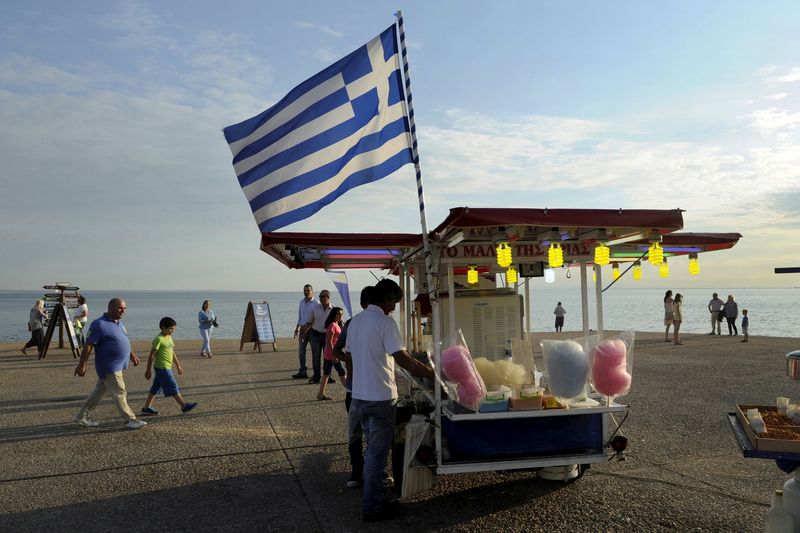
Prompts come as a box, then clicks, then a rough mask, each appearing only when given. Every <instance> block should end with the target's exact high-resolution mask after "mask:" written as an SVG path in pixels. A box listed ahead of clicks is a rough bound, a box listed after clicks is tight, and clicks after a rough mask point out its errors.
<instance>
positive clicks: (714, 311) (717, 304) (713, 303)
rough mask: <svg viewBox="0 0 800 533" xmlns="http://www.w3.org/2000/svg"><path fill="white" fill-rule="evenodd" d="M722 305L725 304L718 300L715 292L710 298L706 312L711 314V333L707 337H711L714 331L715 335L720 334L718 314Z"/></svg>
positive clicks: (720, 327) (720, 326)
mask: <svg viewBox="0 0 800 533" xmlns="http://www.w3.org/2000/svg"><path fill="white" fill-rule="evenodd" d="M724 305H725V303H724V302H723V301H722V300H720V298H719V296H717V293H716V292H715V293H714V294H713V295H712V296H711V300H709V302H708V312H709V313H711V333H709V335H713V334H714V332H715V331H716V332H717V335H719V334H720V330H721V329H722V325H721V324H720V320H719V314H720V312H721V311H722V307H723V306H724Z"/></svg>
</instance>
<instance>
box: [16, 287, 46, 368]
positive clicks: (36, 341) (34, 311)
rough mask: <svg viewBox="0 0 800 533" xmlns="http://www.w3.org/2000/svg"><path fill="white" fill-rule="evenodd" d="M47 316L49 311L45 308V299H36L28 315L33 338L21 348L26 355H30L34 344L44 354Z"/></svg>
mask: <svg viewBox="0 0 800 533" xmlns="http://www.w3.org/2000/svg"><path fill="white" fill-rule="evenodd" d="M45 318H47V312H46V311H45V310H44V300H36V302H34V304H33V307H32V308H31V312H30V315H29V317H28V331H30V332H31V339H30V340H29V341H28V342H27V343H26V344H25V346H23V347H22V349H20V352H22V353H23V354H24V355H28V348H32V347H33V346H36V349H37V350H38V352H39V355H41V354H42V348H43V346H42V345H43V344H44V319H45Z"/></svg>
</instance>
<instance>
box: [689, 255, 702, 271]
mask: <svg viewBox="0 0 800 533" xmlns="http://www.w3.org/2000/svg"><path fill="white" fill-rule="evenodd" d="M699 273H700V263H698V262H697V254H689V274H691V275H692V276H696V275H698V274H699Z"/></svg>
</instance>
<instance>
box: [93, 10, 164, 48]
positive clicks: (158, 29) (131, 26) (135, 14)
mask: <svg viewBox="0 0 800 533" xmlns="http://www.w3.org/2000/svg"><path fill="white" fill-rule="evenodd" d="M94 20H95V21H96V22H97V23H98V24H99V25H100V26H102V27H104V28H106V29H108V30H111V31H112V32H113V34H114V36H115V37H114V42H115V43H116V44H117V45H118V46H121V47H124V48H151V49H175V48H177V43H176V41H175V40H174V39H172V38H171V37H168V36H167V35H166V33H168V31H166V30H167V25H166V23H165V22H164V21H163V20H161V18H160V17H159V16H158V15H156V14H155V13H154V12H153V10H152V9H150V8H149V7H148V6H147V5H146V4H145V3H144V2H140V1H138V0H123V1H122V2H119V3H118V4H117V5H116V9H114V11H112V12H111V13H107V14H104V15H100V16H98V17H95V19H94Z"/></svg>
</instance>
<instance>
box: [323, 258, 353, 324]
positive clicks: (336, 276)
mask: <svg viewBox="0 0 800 533" xmlns="http://www.w3.org/2000/svg"><path fill="white" fill-rule="evenodd" d="M325 272H327V273H328V276H330V278H331V281H332V282H333V284H334V285H335V286H336V290H337V291H339V296H341V297H342V304H343V305H344V308H345V309H347V314H348V315H350V317H351V318H352V317H353V308H352V306H351V305H350V285H349V284H348V283H347V273H346V272H345V271H344V270H327V269H326V270H325Z"/></svg>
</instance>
